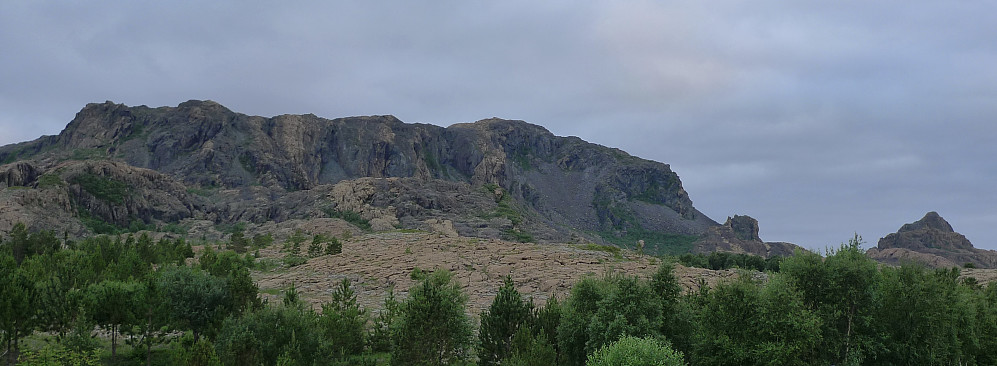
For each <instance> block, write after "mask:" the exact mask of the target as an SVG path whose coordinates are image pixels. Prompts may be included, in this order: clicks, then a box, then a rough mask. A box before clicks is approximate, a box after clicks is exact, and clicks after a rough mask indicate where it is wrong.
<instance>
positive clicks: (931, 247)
mask: <svg viewBox="0 0 997 366" xmlns="http://www.w3.org/2000/svg"><path fill="white" fill-rule="evenodd" d="M867 254H868V255H869V256H870V257H872V258H874V259H876V260H878V261H880V262H884V263H889V264H898V263H901V262H903V261H914V262H920V263H923V264H926V265H928V266H932V267H939V268H941V267H953V266H963V265H965V264H966V263H972V264H973V265H974V266H976V267H979V268H997V252H995V251H992V250H983V249H976V248H974V247H973V244H972V243H970V242H969V239H966V237H965V236H963V235H962V234H959V233H957V232H955V230H953V229H952V225H950V224H949V223H948V221H945V219H943V218H942V217H941V216H940V215H938V213H937V212H934V211H932V212H928V213H927V214H925V215H924V217H923V218H921V219H920V220H917V221H915V222H912V223H909V224H904V225H903V226H901V227H900V230H899V231H897V232H896V233H892V234H889V235H887V236H885V237H883V238H882V239H879V243H878V245H877V247H876V248H872V249H869V250H868V251H867Z"/></svg>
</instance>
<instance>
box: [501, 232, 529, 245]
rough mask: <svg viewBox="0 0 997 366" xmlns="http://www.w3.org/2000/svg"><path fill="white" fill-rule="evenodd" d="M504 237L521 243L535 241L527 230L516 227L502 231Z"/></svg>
mask: <svg viewBox="0 0 997 366" xmlns="http://www.w3.org/2000/svg"><path fill="white" fill-rule="evenodd" d="M502 239H504V240H508V241H518V242H520V243H532V242H534V239H533V235H530V233H527V232H525V231H521V230H516V229H507V230H503V231H502Z"/></svg>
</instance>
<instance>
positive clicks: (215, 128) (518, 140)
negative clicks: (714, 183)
mask: <svg viewBox="0 0 997 366" xmlns="http://www.w3.org/2000/svg"><path fill="white" fill-rule="evenodd" d="M0 162H2V163H3V164H5V165H3V166H0V185H4V186H6V187H15V186H18V187H23V188H26V189H13V190H12V189H8V190H5V191H8V192H10V193H9V194H5V195H4V196H3V197H0V207H4V208H5V209H4V210H3V211H2V212H3V214H0V231H7V230H10V227H11V226H12V225H13V223H14V222H18V221H21V222H26V223H31V225H36V226H38V228H39V229H55V230H57V231H60V232H67V233H70V234H75V235H83V234H86V233H88V232H102V231H114V230H122V229H126V228H128V227H133V228H134V227H138V228H143V227H145V228H162V227H164V226H170V227H171V228H176V227H178V226H179V227H181V228H184V229H185V230H187V231H188V233H190V232H199V233H201V234H202V235H204V236H206V237H211V235H213V234H219V233H220V232H223V230H216V229H219V228H223V227H227V226H231V225H237V224H240V223H241V224H242V225H263V224H264V223H266V222H284V221H288V220H299V219H300V220H306V219H311V218H316V217H344V216H348V217H352V218H354V219H357V220H361V221H363V222H365V223H367V224H364V225H370V226H372V227H373V229H375V230H386V229H393V228H406V229H419V230H434V229H433V228H434V227H438V226H439V225H441V224H440V223H443V222H448V224H447V225H450V226H448V227H451V226H452V230H451V231H455V232H456V233H458V234H460V235H464V236H478V237H504V238H507V239H515V240H521V241H540V242H544V241H565V242H585V241H596V242H608V243H616V244H618V245H627V246H631V245H633V243H635V242H636V241H637V240H644V241H645V242H646V243H647V250H648V251H650V252H658V253H666V252H686V251H688V250H690V249H691V248H692V242H693V241H695V240H696V238H697V237H698V236H700V235H702V234H703V233H704V232H706V230H707V229H708V228H710V227H714V226H718V223H716V222H715V221H713V220H711V219H710V218H708V217H706V215H704V214H702V213H701V212H699V211H698V210H697V209H696V208H695V207H693V204H692V200H691V199H690V198H689V195H688V193H686V191H685V189H683V187H682V183H681V181H680V179H679V177H678V175H677V174H676V173H675V172H673V171H672V170H671V169H670V167H669V166H668V165H667V164H662V163H659V162H654V161H650V160H645V159H640V158H637V157H634V156H631V155H629V154H627V153H626V152H623V151H621V150H619V149H613V148H608V147H604V146H600V145H596V144H592V143H588V142H585V141H582V140H581V139H579V138H577V137H559V136H555V135H553V134H552V133H550V132H549V131H547V130H546V129H544V128H543V127H541V126H537V125H533V124H529V123H526V122H523V121H515V120H504V119H498V118H492V119H485V120H481V121H477V122H474V123H463V124H455V125H452V126H450V127H446V128H444V127H439V126H435V125H428V124H407V123H403V122H402V121H400V120H398V119H397V118H395V117H393V116H364V117H348V118H337V119H325V118H320V117H317V116H315V115H311V114H307V115H281V116H276V117H270V118H266V117H259V116H248V115H245V114H240V113H236V112H233V111H231V110H229V109H228V108H225V107H224V106H222V105H220V104H218V103H215V102H212V101H197V100H192V101H188V102H184V103H181V104H180V105H178V106H176V107H158V108H150V107H146V106H138V107H129V106H125V105H122V104H115V103H112V102H105V103H94V104H88V105H87V106H86V107H85V108H83V109H82V110H81V111H80V112H79V113H78V114H77V115H76V117H75V118H74V119H73V120H72V121H71V122H70V123H69V124H68V126H66V128H65V130H63V131H62V133H60V134H59V135H56V136H44V137H41V138H39V139H37V140H34V141H31V142H24V143H19V144H14V145H8V146H4V147H0Z"/></svg>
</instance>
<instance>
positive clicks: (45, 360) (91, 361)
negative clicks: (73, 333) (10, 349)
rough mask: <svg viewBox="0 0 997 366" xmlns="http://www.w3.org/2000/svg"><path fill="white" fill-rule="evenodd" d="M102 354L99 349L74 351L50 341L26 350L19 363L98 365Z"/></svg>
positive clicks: (24, 365) (19, 358)
mask: <svg viewBox="0 0 997 366" xmlns="http://www.w3.org/2000/svg"><path fill="white" fill-rule="evenodd" d="M99 354H100V352H99V351H97V350H91V351H74V350H72V349H69V348H66V347H63V346H62V345H60V344H58V343H49V344H46V345H45V346H43V347H42V348H40V349H38V350H25V351H24V352H23V353H21V355H20V357H18V361H17V364H18V365H22V366H58V365H73V366H98V365H100V357H99V356H98V355H99Z"/></svg>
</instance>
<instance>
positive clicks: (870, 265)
mask: <svg viewBox="0 0 997 366" xmlns="http://www.w3.org/2000/svg"><path fill="white" fill-rule="evenodd" d="M241 240H247V239H245V238H241V236H240V237H237V238H236V240H235V241H236V243H235V246H236V247H238V248H240V249H244V248H242V245H243V244H246V243H250V242H252V241H249V240H247V241H246V242H240V241H241ZM326 240H327V239H326V238H320V239H319V240H313V242H315V243H319V242H324V241H326ZM264 242H265V243H267V244H269V243H270V242H272V240H264ZM303 242H304V239H302V238H296V239H295V240H293V243H291V244H290V245H291V247H292V249H291V251H294V249H293V247H294V243H299V244H300V243H303ZM249 245H251V244H249ZM327 248H328V246H327ZM336 249H337V250H341V247H340V246H339V245H337V246H336ZM240 251H243V252H244V251H245V250H240ZM314 251H318V249H315V250H314ZM333 252H335V253H338V251H332V252H330V254H333ZM333 255H334V254H333ZM193 258H194V252H193V250H192V248H191V246H190V244H189V243H187V242H186V241H185V240H184V239H165V238H164V239H161V240H158V241H153V240H151V239H150V238H149V237H148V236H147V235H140V236H137V237H136V236H131V235H129V236H124V237H122V236H115V237H111V236H97V237H92V238H87V239H83V240H81V241H78V242H74V241H70V240H67V239H66V238H62V239H60V238H57V237H56V236H54V235H53V234H51V233H49V232H38V233H28V232H27V230H25V228H24V227H23V225H18V226H17V227H15V228H14V230H13V231H12V233H11V235H10V237H9V238H8V239H6V240H3V241H2V242H0V284H2V285H3V286H2V287H0V335H2V341H3V345H2V346H3V352H4V360H5V362H6V363H8V364H14V363H18V362H19V364H24V365H49V364H55V365H63V364H66V365H95V364H100V363H101V362H109V363H113V364H146V365H151V364H187V365H377V364H391V365H460V364H468V365H469V364H480V365H569V366H575V365H776V364H778V365H911V364H918V365H943V364H944V365H949V364H959V365H993V364H997V285H995V284H990V285H988V286H986V287H982V286H980V285H978V284H977V283H976V282H975V281H973V280H971V279H966V280H962V279H959V270H958V269H956V268H953V269H940V270H932V269H927V268H924V267H921V266H918V265H914V264H905V265H902V266H900V267H880V266H879V265H878V264H877V263H876V262H874V261H872V260H871V259H869V258H868V257H867V256H866V255H865V254H864V252H863V250H862V249H861V248H860V239H859V238H858V237H857V236H856V237H855V238H853V239H852V240H850V241H849V243H848V244H843V245H841V246H840V247H839V248H836V249H834V250H829V251H828V252H827V253H825V255H824V256H820V255H818V254H815V253H807V252H801V253H796V254H795V255H794V256H791V257H786V258H783V259H781V261H779V263H778V268H779V270H778V272H774V271H769V272H765V275H758V274H757V273H758V272H747V271H746V272H744V273H743V274H742V275H741V276H739V277H738V278H737V279H734V280H731V281H727V282H721V283H719V284H717V285H715V286H712V287H711V286H702V287H701V288H699V289H698V290H696V291H692V292H684V291H683V289H682V287H681V286H680V285H679V280H678V279H677V278H676V276H675V275H674V268H673V264H672V263H671V262H670V261H663V262H662V263H661V265H660V266H659V267H658V269H657V271H656V272H655V273H653V274H651V275H650V277H649V278H646V279H645V278H641V277H636V276H627V275H621V274H606V275H603V276H589V277H585V278H582V279H579V281H578V282H577V283H576V284H575V285H574V286H573V287H572V289H571V291H570V294H569V295H568V296H566V297H565V298H564V299H557V298H551V299H550V300H548V301H547V302H545V303H544V304H534V303H533V301H532V300H531V299H528V298H525V297H524V296H523V295H522V294H520V293H519V292H518V291H517V290H516V287H515V284H514V283H513V282H512V280H511V279H509V278H506V279H505V281H504V283H503V285H502V286H501V287H500V288H499V289H498V291H497V294H496V296H495V298H494V300H493V301H492V303H491V305H490V306H489V308H488V309H486V310H485V311H484V312H483V313H482V314H481V315H480V317H479V319H478V320H477V321H476V320H475V319H474V318H472V317H471V316H470V315H468V312H467V296H466V295H465V294H464V293H463V292H462V290H461V287H460V285H459V284H458V283H457V282H456V281H455V280H454V278H453V275H452V274H451V273H449V272H447V271H442V270H439V271H431V272H430V271H422V270H417V271H414V272H413V273H412V276H413V278H414V279H415V280H417V281H416V284H415V285H413V287H412V288H409V289H408V296H407V297H406V298H404V299H397V298H396V297H395V296H394V292H393V291H389V292H388V296H387V297H386V299H385V300H384V303H383V304H382V306H381V308H380V309H378V311H376V312H372V311H370V310H368V309H365V308H364V307H362V306H361V305H359V304H358V302H357V295H356V293H355V291H354V289H353V285H352V283H351V282H350V281H349V280H348V279H344V280H342V281H341V282H340V283H339V284H338V286H337V287H336V288H335V289H333V291H332V300H331V301H330V302H328V303H325V304H322V305H321V306H320V309H313V308H311V307H309V306H307V305H306V304H305V303H304V302H303V301H302V300H301V299H300V297H299V294H298V292H297V290H296V289H295V288H294V287H293V286H292V287H290V288H288V289H287V290H285V291H284V292H283V296H282V297H281V299H280V301H278V302H274V303H269V302H267V301H263V300H261V296H260V294H259V289H258V288H257V286H256V285H255V284H254V283H253V281H252V279H251V277H250V270H252V269H253V268H254V266H256V265H257V263H256V260H255V258H254V256H253V255H251V254H239V253H236V252H235V251H231V250H224V251H216V250H214V249H212V248H210V247H206V248H205V249H204V251H203V252H202V253H201V255H200V256H199V257H197V259H196V260H195V259H193ZM717 258H719V257H717ZM707 260H708V261H709V258H707ZM718 263H719V262H718ZM757 265H762V264H761V263H757ZM766 265H768V263H766ZM98 330H99V331H100V333H99V334H101V335H102V336H101V337H98V336H97V335H98V332H97V331H98ZM39 332H44V334H45V335H46V336H45V339H46V341H45V343H44V344H43V345H40V346H39V345H33V346H31V347H27V346H23V345H22V343H23V341H24V339H25V338H26V337H30V336H32V335H37V334H39ZM101 340H103V342H108V341H109V343H110V344H109V346H105V345H104V344H106V343H101ZM121 343H126V344H128V345H130V346H131V350H132V352H131V354H129V355H124V357H123V355H118V346H119V345H120V344H121ZM106 348H110V356H109V357H102V356H101V355H103V354H106V353H107V350H106ZM105 358H106V359H105Z"/></svg>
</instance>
